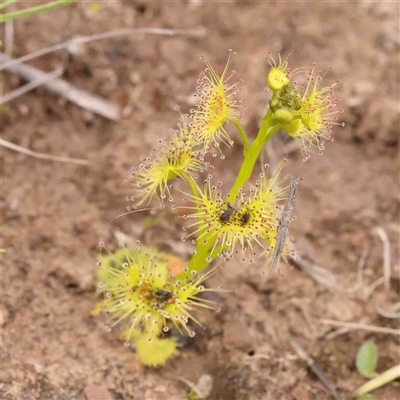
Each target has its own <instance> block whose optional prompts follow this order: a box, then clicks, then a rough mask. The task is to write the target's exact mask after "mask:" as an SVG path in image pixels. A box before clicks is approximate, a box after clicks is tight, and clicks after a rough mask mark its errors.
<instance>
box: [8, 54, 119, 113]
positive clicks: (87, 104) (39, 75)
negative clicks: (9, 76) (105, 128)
mask: <svg viewBox="0 0 400 400" xmlns="http://www.w3.org/2000/svg"><path fill="white" fill-rule="evenodd" d="M0 57H1V64H4V62H5V61H7V60H11V58H10V57H9V56H8V55H7V54H4V53H0ZM8 70H9V72H12V73H14V74H16V75H18V76H20V77H21V78H23V79H25V80H27V81H36V82H37V81H45V80H46V79H48V74H47V73H46V72H43V71H40V70H38V69H36V68H34V67H31V66H30V65H26V64H19V65H15V66H12V67H9V68H8ZM42 86H43V87H44V88H46V89H47V90H49V91H50V92H53V93H57V94H59V95H60V96H62V97H65V98H66V99H68V100H69V101H71V102H72V103H75V104H77V105H78V106H80V107H83V108H85V109H87V110H90V111H92V112H94V113H96V114H99V115H101V116H103V117H105V118H108V119H111V120H117V119H119V118H120V116H121V110H120V107H119V106H118V105H117V104H114V103H111V102H109V101H107V100H105V99H103V98H101V97H99V96H95V95H92V94H90V93H87V92H85V91H83V90H81V89H79V88H77V87H76V86H74V85H71V84H70V83H68V82H66V81H64V80H62V79H53V80H51V81H49V82H46V83H42Z"/></svg>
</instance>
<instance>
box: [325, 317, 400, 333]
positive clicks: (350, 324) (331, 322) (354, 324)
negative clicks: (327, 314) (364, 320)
mask: <svg viewBox="0 0 400 400" xmlns="http://www.w3.org/2000/svg"><path fill="white" fill-rule="evenodd" d="M319 321H320V322H321V323H322V324H324V325H332V326H342V327H346V328H349V329H361V330H365V331H369V332H377V333H387V334H390V335H399V336H400V329H392V328H385V327H382V326H376V325H366V324H361V323H357V322H342V321H335V320H332V319H320V320H319Z"/></svg>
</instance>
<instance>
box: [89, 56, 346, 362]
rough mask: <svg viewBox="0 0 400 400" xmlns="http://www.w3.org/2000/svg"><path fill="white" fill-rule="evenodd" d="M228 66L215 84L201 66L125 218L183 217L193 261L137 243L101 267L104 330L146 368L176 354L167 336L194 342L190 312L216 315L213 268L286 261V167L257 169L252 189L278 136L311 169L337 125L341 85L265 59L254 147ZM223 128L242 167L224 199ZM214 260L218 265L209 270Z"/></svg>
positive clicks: (143, 170) (135, 176) (145, 165)
mask: <svg viewBox="0 0 400 400" xmlns="http://www.w3.org/2000/svg"><path fill="white" fill-rule="evenodd" d="M234 56H235V53H233V52H232V51H231V50H230V51H229V56H228V61H227V63H226V66H225V68H224V70H223V71H222V73H221V74H219V73H218V72H217V71H216V70H215V69H214V68H213V67H212V66H211V65H210V64H209V63H208V61H207V60H205V59H204V57H202V60H203V61H204V63H205V66H206V67H205V69H204V71H202V72H201V73H200V75H199V78H198V81H197V87H196V93H195V96H196V98H197V102H196V105H195V107H194V108H192V109H191V110H190V111H189V113H188V115H186V116H181V117H180V120H179V122H178V124H177V127H176V129H174V130H173V131H172V133H171V134H170V135H169V136H168V137H167V138H160V140H159V146H158V147H157V148H155V149H153V150H152V152H151V154H150V155H149V156H147V157H146V158H144V159H143V161H142V162H141V164H140V165H138V166H136V167H135V168H133V170H132V172H131V175H130V178H129V183H130V185H131V187H132V190H133V194H132V196H129V200H130V201H133V205H132V206H130V207H129V209H128V213H129V212H136V211H138V210H141V209H146V208H149V207H150V208H151V207H152V204H153V205H154V203H158V204H161V206H162V207H164V206H170V207H171V208H172V209H177V208H180V209H179V213H177V217H176V218H182V220H183V222H184V224H185V226H184V228H183V232H184V234H183V237H182V240H183V241H187V242H188V246H190V245H192V246H193V248H194V251H193V256H192V257H191V258H190V259H189V260H187V261H184V260H181V259H179V258H178V257H176V256H173V255H170V254H165V253H162V252H160V251H158V250H157V249H155V248H153V247H151V246H149V247H143V246H141V245H140V244H139V243H138V244H137V246H136V247H135V248H130V249H121V250H119V251H117V252H116V253H114V254H111V253H110V254H108V255H104V254H103V255H102V256H101V258H100V261H99V263H98V265H99V268H98V272H97V278H98V290H99V292H100V296H99V304H98V307H97V309H96V310H97V311H103V312H105V313H106V314H107V319H108V322H107V329H108V330H111V329H112V328H113V327H116V328H118V332H120V335H121V337H122V339H123V341H124V342H125V345H126V346H131V345H132V346H133V347H134V348H135V350H136V356H137V359H138V360H139V361H140V362H142V363H143V364H145V365H148V366H160V365H163V364H164V363H165V361H166V360H167V359H168V358H170V357H171V356H173V355H174V354H176V353H177V347H178V343H177V341H176V339H175V337H176V336H177V335H172V334H171V332H170V330H171V329H172V330H174V331H175V332H179V333H180V334H181V335H188V336H194V335H195V332H194V330H193V326H194V325H195V324H200V322H199V321H198V320H197V319H196V311H199V310H207V309H208V310H218V307H217V306H216V304H215V303H214V302H212V301H209V300H207V299H206V297H207V296H203V295H202V292H206V291H213V290H214V289H211V288H208V287H207V286H206V285H205V281H206V280H207V279H208V278H209V277H210V276H211V275H213V274H215V273H218V271H219V268H218V265H220V264H221V263H225V262H229V260H230V259H232V258H233V257H237V258H240V259H241V260H243V261H248V262H250V263H252V262H255V261H256V260H257V261H258V264H260V268H265V267H268V266H269V265H271V264H272V262H273V264H274V265H276V264H277V261H278V260H276V258H277V257H283V258H285V257H286V256H288V255H290V253H291V251H292V250H291V249H290V248H289V247H288V246H287V244H286V241H285V239H286V238H285V237H284V236H283V237H282V235H280V232H282V224H283V221H284V218H283V217H282V213H284V212H285V210H286V207H285V204H288V196H289V195H290V190H289V189H290V188H291V185H290V186H289V184H288V183H287V182H286V183H282V182H281V179H280V174H279V173H280V171H281V169H282V165H283V162H282V163H281V164H280V166H279V167H278V168H277V169H276V171H274V172H273V173H269V172H268V165H264V166H262V172H261V173H260V174H259V175H258V176H256V177H255V178H254V177H253V179H251V178H252V175H253V169H254V167H255V165H256V163H257V160H259V159H260V154H261V152H262V150H263V148H264V146H266V145H267V144H268V142H269V140H270V139H271V137H272V136H273V135H274V134H275V133H276V132H278V131H279V130H282V131H284V132H286V133H287V134H288V135H290V136H291V137H292V138H293V139H295V140H298V141H299V144H300V147H301V151H302V153H303V155H304V160H307V159H308V158H309V157H310V154H311V153H312V152H313V150H316V151H317V152H319V153H322V151H323V148H324V142H326V141H329V140H332V139H331V129H332V126H333V125H341V124H340V123H339V122H337V113H340V112H341V110H337V109H336V107H337V104H338V103H339V100H338V99H337V98H336V97H335V95H334V90H335V89H336V88H338V85H337V83H334V84H331V85H327V86H323V84H322V80H323V78H324V74H323V73H322V71H318V70H317V69H316V66H315V64H313V65H312V67H311V68H310V69H294V70H292V69H290V68H289V59H288V57H287V58H286V59H284V60H282V59H281V57H280V55H279V54H278V60H277V62H276V61H275V60H274V58H273V57H271V55H269V56H268V57H267V62H268V63H269V65H270V67H271V68H270V72H269V74H268V76H267V77H266V82H267V85H268V88H269V90H267V91H268V92H269V93H270V99H269V103H268V110H267V112H266V114H265V116H264V118H263V119H262V120H261V123H260V128H259V131H258V133H257V136H256V138H255V139H254V140H253V141H252V142H251V141H250V140H249V137H248V135H247V133H246V131H245V129H244V128H243V126H242V125H241V122H240V121H241V116H242V112H243V111H244V109H245V108H246V107H245V105H244V101H243V100H240V96H239V92H240V90H241V85H242V83H243V81H241V80H238V79H237V78H236V72H235V71H234V70H231V63H232V58H233V57H234ZM300 74H306V79H305V80H304V81H305V82H306V84H305V85H303V86H302V85H300V84H297V82H296V81H295V80H294V78H295V76H298V75H300ZM228 124H230V125H231V127H230V130H233V128H236V129H237V131H238V133H239V135H238V136H239V137H240V138H241V141H242V146H243V158H242V160H240V162H241V164H240V165H239V161H238V165H236V164H235V165H234V164H232V163H230V164H229V165H227V166H226V168H227V169H229V171H237V175H236V180H235V181H234V183H233V185H232V187H231V188H230V190H229V191H228V192H227V193H225V192H223V190H222V182H218V181H216V180H215V178H213V170H214V167H213V165H212V164H211V163H210V161H209V160H212V159H213V158H214V157H220V158H221V159H225V154H226V152H228V151H229V149H230V148H232V146H233V145H234V142H233V140H232V137H231V136H230V135H229V133H228V129H227V125H228ZM226 162H227V161H224V163H226ZM224 163H222V164H224ZM177 181H180V184H179V185H176V184H175V182H177ZM182 182H183V183H184V184H186V189H182ZM176 199H179V202H176ZM291 200H293V199H291ZM289 201H290V199H289ZM175 203H177V204H175ZM286 228H287V226H286ZM286 230H287V229H286ZM279 240H281V243H280V244H279V246H278V243H277V241H279ZM278 247H279V252H277V251H276V249H277V248H278ZM274 250H275V251H274ZM273 258H275V259H274V260H273ZM217 259H219V260H220V262H219V263H216V264H217V266H214V267H212V266H211V264H212V263H213V262H214V261H215V260H217ZM208 267H210V268H208ZM215 290H221V289H215Z"/></svg>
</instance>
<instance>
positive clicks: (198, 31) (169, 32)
mask: <svg viewBox="0 0 400 400" xmlns="http://www.w3.org/2000/svg"><path fill="white" fill-rule="evenodd" d="M132 33H150V34H154V35H164V36H175V35H186V36H194V37H204V36H205V34H206V31H205V29H204V28H202V27H199V28H195V29H191V30H185V29H161V28H122V29H115V30H112V31H109V32H104V33H98V34H95V35H90V36H82V37H77V38H73V39H70V40H67V41H65V42H62V43H59V44H56V45H54V46H50V47H46V48H44V49H41V50H38V51H35V52H33V53H30V54H27V55H25V56H22V57H19V58H17V59H15V60H6V61H5V62H4V61H1V65H0V71H2V70H4V69H9V68H11V67H13V66H15V65H18V64H21V63H24V62H26V61H30V60H33V59H35V58H37V57H41V56H43V55H45V54H49V53H52V52H55V51H59V50H62V49H65V48H68V47H69V46H70V45H72V44H74V45H76V44H83V43H88V42H93V41H95V40H101V39H108V38H111V37H115V36H121V35H130V34H132Z"/></svg>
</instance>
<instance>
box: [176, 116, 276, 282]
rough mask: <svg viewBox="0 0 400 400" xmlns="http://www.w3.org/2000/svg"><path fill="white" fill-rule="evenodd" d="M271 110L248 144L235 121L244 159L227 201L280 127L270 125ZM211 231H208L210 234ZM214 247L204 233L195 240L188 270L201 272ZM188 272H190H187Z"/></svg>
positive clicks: (244, 179) (242, 182)
mask: <svg viewBox="0 0 400 400" xmlns="http://www.w3.org/2000/svg"><path fill="white" fill-rule="evenodd" d="M272 124H273V122H272V111H268V112H267V115H266V116H265V117H264V119H263V120H262V121H261V126H260V129H259V131H258V134H257V137H256V139H255V140H254V142H253V143H252V144H251V146H249V144H248V140H247V135H246V133H245V131H244V129H243V128H242V126H241V125H240V124H239V123H235V125H236V127H237V128H238V130H239V133H240V135H241V136H242V138H243V144H244V152H243V153H244V160H243V163H242V167H241V168H240V171H239V174H238V176H237V178H236V181H235V183H234V185H233V187H232V190H231V192H230V194H229V196H228V198H227V200H226V201H227V202H231V203H234V200H235V196H236V195H237V193H238V192H239V189H240V188H241V187H243V185H244V184H245V183H246V182H247V180H248V179H249V178H250V176H251V174H252V172H253V168H254V165H255V163H256V161H257V159H258V157H259V155H260V152H261V150H262V149H263V147H264V145H265V144H266V143H267V142H268V141H269V139H270V138H271V137H272V135H273V134H274V133H275V132H277V131H278V130H279V129H280V127H281V126H280V125H277V124H275V125H272ZM202 233H204V232H199V236H201V235H202ZM212 234H213V232H211V233H210V235H212ZM203 240H207V243H206V244H204V243H203ZM213 247H214V241H213V240H211V239H210V237H209V235H205V236H204V237H203V238H202V239H201V240H198V241H197V248H196V254H195V255H194V256H193V257H192V258H191V259H190V261H189V263H188V268H189V271H192V270H195V271H197V272H201V271H202V270H204V269H205V268H206V267H208V265H209V264H210V263H211V261H212V260H214V259H215V258H216V257H217V256H218V254H219V253H220V252H221V250H223V249H221V248H220V247H218V248H215V249H214V250H213V251H211V250H212V248H213ZM207 259H208V261H207ZM189 273H190V272H189ZM186 275H187V273H186V274H185V273H182V274H181V276H180V279H182V278H184V277H185V276H186Z"/></svg>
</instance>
